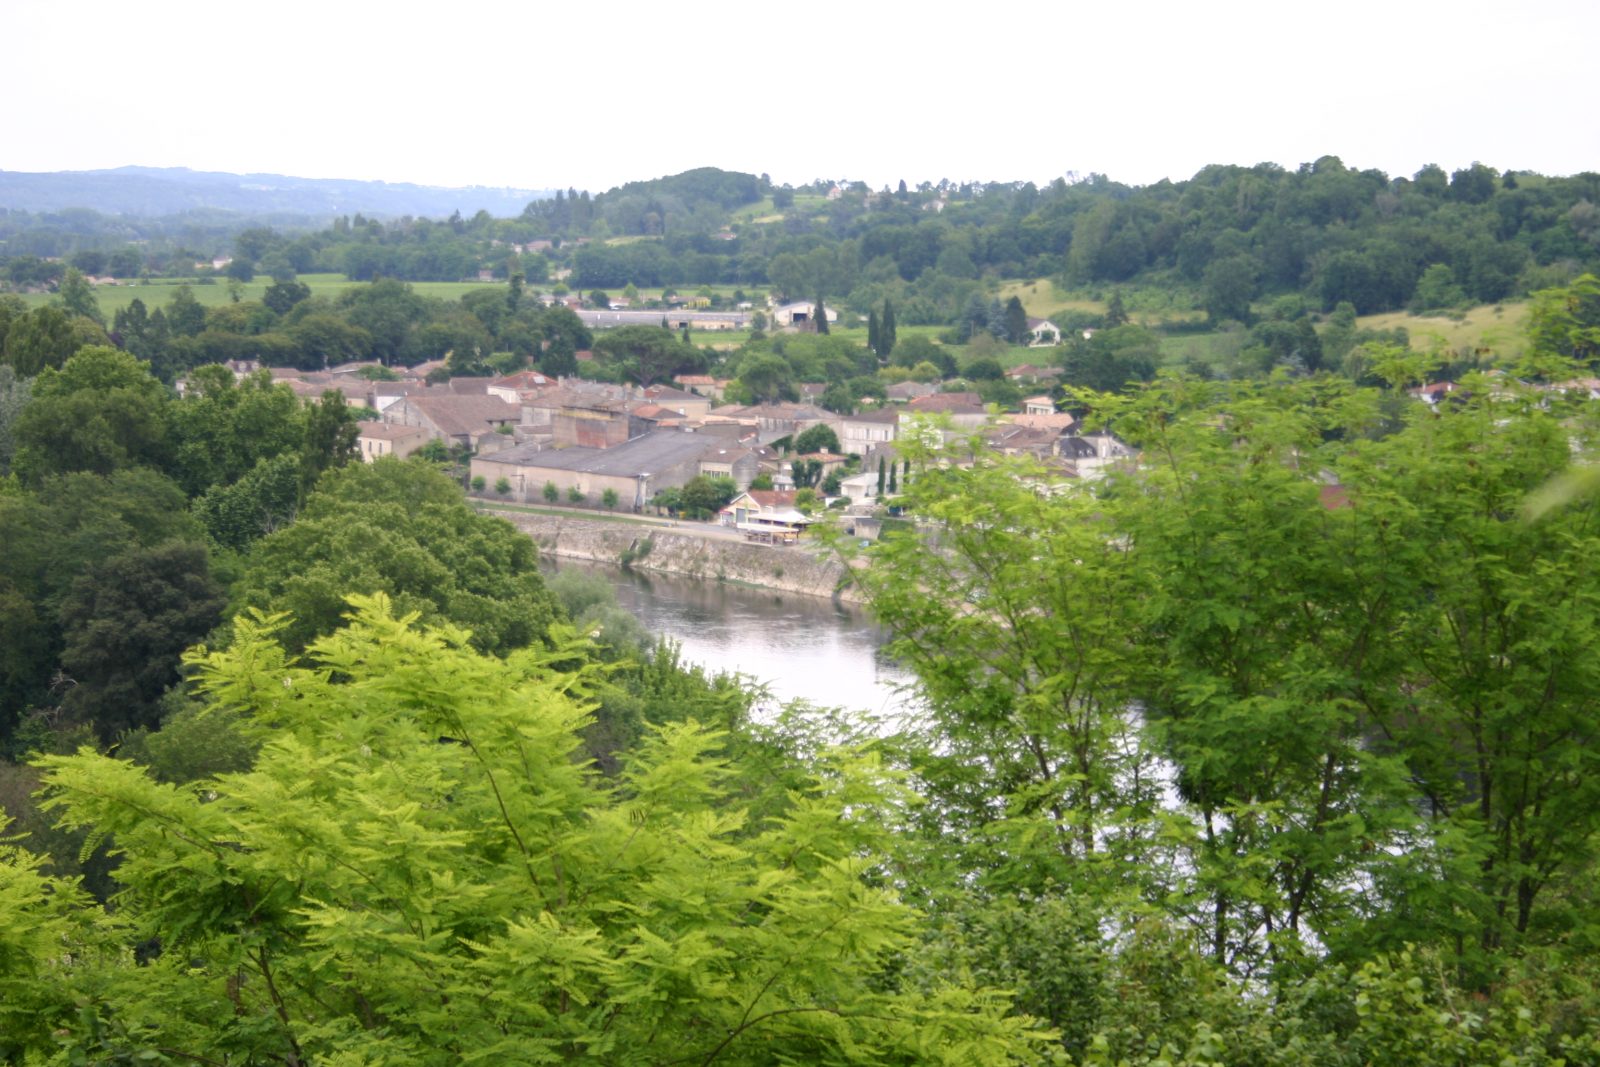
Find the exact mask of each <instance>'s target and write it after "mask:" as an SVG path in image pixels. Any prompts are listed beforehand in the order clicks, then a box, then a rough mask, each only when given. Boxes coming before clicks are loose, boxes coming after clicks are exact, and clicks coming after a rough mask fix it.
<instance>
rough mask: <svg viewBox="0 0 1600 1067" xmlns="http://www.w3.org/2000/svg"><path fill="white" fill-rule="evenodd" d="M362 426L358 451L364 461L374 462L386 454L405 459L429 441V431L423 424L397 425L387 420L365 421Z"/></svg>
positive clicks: (357, 443) (358, 439) (357, 439)
mask: <svg viewBox="0 0 1600 1067" xmlns="http://www.w3.org/2000/svg"><path fill="white" fill-rule="evenodd" d="M360 426H361V433H360V434H358V435H357V436H356V451H357V452H358V453H359V454H360V456H361V462H363V463H374V462H376V461H377V460H380V459H382V458H383V457H384V456H393V457H394V458H396V459H405V458H406V457H407V456H409V455H411V453H413V452H415V451H416V450H417V449H419V448H421V447H422V446H423V445H425V444H427V443H428V431H427V430H425V429H423V428H422V427H421V426H396V425H393V424H391V423H387V422H363V423H361V424H360Z"/></svg>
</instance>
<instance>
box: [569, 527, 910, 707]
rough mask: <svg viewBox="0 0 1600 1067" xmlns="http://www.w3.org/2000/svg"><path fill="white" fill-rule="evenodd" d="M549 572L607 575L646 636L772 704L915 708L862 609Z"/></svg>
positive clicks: (634, 576) (700, 584) (678, 581)
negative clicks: (664, 640) (759, 688)
mask: <svg viewBox="0 0 1600 1067" xmlns="http://www.w3.org/2000/svg"><path fill="white" fill-rule="evenodd" d="M541 563H542V565H544V566H547V567H549V568H550V569H552V570H568V569H577V570H582V571H585V572H587V573H591V574H599V575H602V576H604V577H605V578H606V579H607V580H608V581H610V582H611V585H612V588H613V589H615V590H616V594H617V601H618V603H620V604H621V605H622V606H623V607H624V608H626V609H628V610H629V611H630V612H632V613H633V615H634V616H635V617H636V618H638V620H639V621H640V623H641V624H643V626H644V627H645V629H646V630H648V631H649V632H650V633H651V634H656V635H660V636H664V637H670V638H672V639H673V640H675V641H677V642H678V643H679V644H680V645H681V646H682V647H683V658H684V659H685V660H686V661H688V662H691V663H698V664H700V665H702V666H704V667H706V668H707V669H709V670H712V671H725V672H737V673H739V674H743V675H746V676H748V677H750V678H752V679H754V680H755V681H756V682H757V683H760V684H763V685H765V686H766V687H767V689H768V691H769V692H770V693H771V695H772V697H773V699H774V701H775V702H778V703H782V702H787V701H790V700H796V699H803V700H808V701H810V702H811V703H813V704H818V705H821V706H825V707H843V708H849V709H851V710H864V711H867V712H869V713H872V714H874V715H881V716H893V717H898V716H899V715H901V714H903V713H905V712H906V711H908V710H909V709H910V707H911V705H912V701H911V698H910V697H909V695H908V694H906V693H904V692H902V691H901V687H903V686H906V685H909V684H910V682H911V681H912V675H911V674H910V672H909V671H906V670H904V669H902V668H900V667H898V666H896V665H895V664H894V663H892V662H890V661H888V660H887V659H886V658H885V657H884V656H883V655H882V648H883V645H884V643H885V641H886V640H887V634H885V633H884V631H883V630H881V629H880V628H879V627H877V626H876V625H874V624H873V622H872V621H871V619H869V618H868V617H867V615H866V613H865V612H864V611H863V610H861V609H859V608H854V607H850V606H845V605H839V604H835V603H833V602H832V601H830V600H825V599H823V598H821V597H809V596H800V595H798V594H792V593H775V592H773V591H771V590H764V589H753V588H749V587H746V586H736V585H728V584H726V583H722V582H717V581H699V580H694V579H688V578H680V577H676V576H674V575H662V574H648V573H645V572H641V571H628V570H623V569H622V568H621V567H609V566H605V565H602V564H591V563H581V562H578V561H575V560H566V559H551V558H550V557H545V559H544V560H542V561H541Z"/></svg>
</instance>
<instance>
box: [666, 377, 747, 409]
mask: <svg viewBox="0 0 1600 1067" xmlns="http://www.w3.org/2000/svg"><path fill="white" fill-rule="evenodd" d="M731 381H733V379H732V378H713V377H712V376H711V375H709V374H679V375H677V376H676V377H674V378H673V379H672V382H673V384H674V385H677V386H678V387H680V388H682V389H687V390H689V391H691V392H694V393H698V394H699V395H700V396H703V397H705V398H706V399H708V400H710V401H712V402H713V403H720V402H721V401H722V394H723V393H724V392H726V391H727V388H728V383H730V382H731Z"/></svg>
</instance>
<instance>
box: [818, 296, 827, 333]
mask: <svg viewBox="0 0 1600 1067" xmlns="http://www.w3.org/2000/svg"><path fill="white" fill-rule="evenodd" d="M816 323H817V332H818V333H819V334H825V333H827V332H828V309H827V308H826V307H824V306H823V305H822V294H821V293H818V294H817V311H816Z"/></svg>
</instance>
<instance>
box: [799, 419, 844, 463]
mask: <svg viewBox="0 0 1600 1067" xmlns="http://www.w3.org/2000/svg"><path fill="white" fill-rule="evenodd" d="M794 450H795V453H796V454H797V455H802V456H805V455H810V454H811V453H813V452H834V453H837V452H838V451H839V435H838V434H836V433H834V432H833V427H832V426H829V425H828V424H827V423H825V422H819V423H817V424H816V425H815V426H808V427H806V428H805V429H804V430H801V431H800V432H799V433H798V434H796V435H795V439H794Z"/></svg>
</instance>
